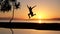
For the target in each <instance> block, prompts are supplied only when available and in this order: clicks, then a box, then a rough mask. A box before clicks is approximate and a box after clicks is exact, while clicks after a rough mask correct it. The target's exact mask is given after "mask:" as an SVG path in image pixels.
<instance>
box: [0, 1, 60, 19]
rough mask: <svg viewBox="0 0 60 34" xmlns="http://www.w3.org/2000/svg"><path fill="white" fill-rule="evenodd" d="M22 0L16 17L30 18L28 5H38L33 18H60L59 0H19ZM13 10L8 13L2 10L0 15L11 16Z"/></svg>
mask: <svg viewBox="0 0 60 34" xmlns="http://www.w3.org/2000/svg"><path fill="white" fill-rule="evenodd" d="M18 1H20V2H21V9H20V8H19V9H18V10H15V16H14V17H15V18H22V19H29V18H28V13H29V10H28V8H27V5H29V6H34V5H37V6H36V7H35V8H34V9H33V12H34V13H36V15H35V16H33V17H32V18H31V19H34V18H35V19H49V18H60V16H59V15H60V9H59V8H60V6H59V5H60V4H59V1H58V0H18ZM11 16H12V10H11V12H8V13H2V12H0V17H11Z"/></svg>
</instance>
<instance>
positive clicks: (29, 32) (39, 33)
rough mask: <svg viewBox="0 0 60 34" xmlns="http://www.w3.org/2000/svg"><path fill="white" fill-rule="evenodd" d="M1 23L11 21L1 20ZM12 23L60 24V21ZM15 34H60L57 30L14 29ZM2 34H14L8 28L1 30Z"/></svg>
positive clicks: (0, 33)
mask: <svg viewBox="0 0 60 34" xmlns="http://www.w3.org/2000/svg"><path fill="white" fill-rule="evenodd" d="M0 22H9V20H0ZM12 22H25V23H29V22H30V23H60V20H48V21H47V20H13V21H12ZM12 30H13V32H14V34H60V31H55V30H35V29H12ZM0 34H12V32H11V30H10V29H8V28H0Z"/></svg>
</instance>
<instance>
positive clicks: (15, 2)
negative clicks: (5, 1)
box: [10, 0, 20, 22]
mask: <svg viewBox="0 0 60 34" xmlns="http://www.w3.org/2000/svg"><path fill="white" fill-rule="evenodd" d="M12 6H13V12H12V18H11V19H10V22H11V21H12V20H13V18H14V9H15V8H16V9H18V8H19V6H20V2H18V3H17V1H16V0H14V1H12Z"/></svg>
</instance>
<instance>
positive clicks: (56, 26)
mask: <svg viewBox="0 0 60 34" xmlns="http://www.w3.org/2000/svg"><path fill="white" fill-rule="evenodd" d="M0 28H13V29H36V30H59V31H60V23H26V22H24V23H23V22H20V23H19V22H13V23H7V22H4V23H2V22H1V23H0Z"/></svg>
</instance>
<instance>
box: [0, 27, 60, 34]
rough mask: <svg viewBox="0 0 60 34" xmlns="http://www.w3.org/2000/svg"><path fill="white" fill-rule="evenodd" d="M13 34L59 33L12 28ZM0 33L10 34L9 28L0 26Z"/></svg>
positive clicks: (55, 32) (56, 32) (56, 33)
mask: <svg viewBox="0 0 60 34" xmlns="http://www.w3.org/2000/svg"><path fill="white" fill-rule="evenodd" d="M13 31H14V34H60V31H52V30H34V29H13ZM0 34H11V31H10V29H6V28H0Z"/></svg>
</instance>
